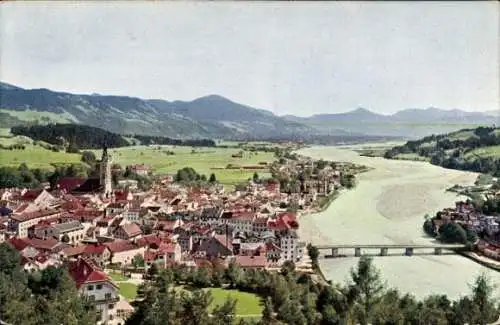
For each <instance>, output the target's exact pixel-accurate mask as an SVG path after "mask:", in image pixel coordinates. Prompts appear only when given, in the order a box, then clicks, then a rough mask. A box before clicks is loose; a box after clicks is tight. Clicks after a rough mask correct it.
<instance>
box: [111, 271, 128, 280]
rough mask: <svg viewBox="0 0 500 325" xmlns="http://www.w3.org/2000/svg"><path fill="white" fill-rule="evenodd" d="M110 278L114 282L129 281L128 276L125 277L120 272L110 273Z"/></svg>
mask: <svg viewBox="0 0 500 325" xmlns="http://www.w3.org/2000/svg"><path fill="white" fill-rule="evenodd" d="M108 276H109V277H110V278H111V279H112V280H113V281H127V280H128V279H129V278H127V277H126V276H123V275H122V274H121V273H118V272H110V273H108Z"/></svg>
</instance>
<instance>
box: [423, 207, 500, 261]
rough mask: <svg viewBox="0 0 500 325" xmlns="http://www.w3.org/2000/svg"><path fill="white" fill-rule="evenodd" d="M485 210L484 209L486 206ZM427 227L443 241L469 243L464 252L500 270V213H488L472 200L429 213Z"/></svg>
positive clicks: (426, 221) (426, 230) (425, 225)
mask: <svg viewBox="0 0 500 325" xmlns="http://www.w3.org/2000/svg"><path fill="white" fill-rule="evenodd" d="M483 210H484V209H483ZM423 228H424V231H425V232H426V233H428V234H429V235H431V236H438V234H439V237H438V238H439V239H440V240H441V241H444V242H448V243H453V242H459V243H463V244H469V245H470V248H471V251H470V252H465V253H464V254H465V255H466V256H468V257H470V258H472V259H473V260H475V261H476V262H479V263H481V264H483V265H485V266H488V267H491V268H493V269H496V270H500V217H498V216H493V215H488V214H487V213H485V212H484V211H481V209H479V208H477V207H476V206H475V204H473V202H472V201H471V200H468V201H458V202H456V203H455V207H454V208H446V209H443V210H442V211H439V212H438V213H437V214H436V216H435V217H433V218H429V217H428V216H427V217H426V220H425V222H424V227H423Z"/></svg>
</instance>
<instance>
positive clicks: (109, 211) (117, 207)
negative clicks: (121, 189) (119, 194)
mask: <svg viewBox="0 0 500 325" xmlns="http://www.w3.org/2000/svg"><path fill="white" fill-rule="evenodd" d="M128 206H129V203H128V202H126V201H121V202H113V203H110V204H109V205H108V206H107V207H106V215H107V216H110V215H116V214H120V213H122V212H124V211H125V210H127V209H128Z"/></svg>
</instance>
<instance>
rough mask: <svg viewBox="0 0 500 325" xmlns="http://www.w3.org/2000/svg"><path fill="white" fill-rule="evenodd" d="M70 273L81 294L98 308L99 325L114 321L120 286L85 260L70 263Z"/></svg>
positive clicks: (80, 259)
mask: <svg viewBox="0 0 500 325" xmlns="http://www.w3.org/2000/svg"><path fill="white" fill-rule="evenodd" d="M68 271H69V274H70V276H71V277H72V278H73V280H74V281H75V282H76V286H77V288H78V291H79V292H80V294H82V295H83V296H85V297H87V299H88V300H89V301H90V303H92V304H93V305H94V306H95V307H96V310H97V312H98V322H97V324H98V325H100V324H107V323H109V322H111V321H113V319H114V318H115V317H116V308H115V307H116V304H117V303H118V302H119V301H120V296H119V291H118V286H117V285H116V284H115V283H114V282H113V281H112V280H111V279H110V278H109V277H108V276H107V275H106V273H104V272H103V271H102V270H101V269H99V268H98V267H97V266H95V265H94V264H92V263H91V262H89V261H88V260H85V259H83V258H79V259H77V260H76V261H72V262H70V263H69V266H68Z"/></svg>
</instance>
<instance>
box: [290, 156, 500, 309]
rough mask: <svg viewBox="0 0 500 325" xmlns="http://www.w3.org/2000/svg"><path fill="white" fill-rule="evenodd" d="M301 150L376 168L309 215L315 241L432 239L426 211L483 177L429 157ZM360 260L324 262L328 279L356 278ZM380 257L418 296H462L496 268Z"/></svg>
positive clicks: (308, 231) (448, 259) (305, 236)
mask: <svg viewBox="0 0 500 325" xmlns="http://www.w3.org/2000/svg"><path fill="white" fill-rule="evenodd" d="M300 153H301V154H302V155H305V156H309V157H312V158H313V159H321V158H322V159H325V160H336V161H348V162H352V163H356V164H360V165H365V166H367V167H369V168H371V170H370V171H367V172H365V173H362V174H358V175H356V176H357V177H356V178H357V181H358V182H357V186H356V187H355V188H354V189H352V190H349V191H344V192H343V193H342V195H340V196H338V197H337V198H336V199H335V200H334V201H333V202H332V203H331V204H330V205H329V206H328V208H327V209H325V210H324V211H322V212H318V213H310V214H307V215H304V216H302V217H301V226H300V228H299V236H300V238H301V240H304V241H306V242H310V243H313V244H314V245H322V244H366V243H371V244H429V241H430V239H429V238H428V237H427V236H426V235H425V234H424V233H423V231H422V222H423V216H424V215H425V214H426V213H431V214H433V213H435V212H437V211H440V210H441V209H443V208H445V207H449V206H452V205H454V203H455V201H458V200H461V199H465V197H463V196H460V195H457V194H456V193H451V192H446V191H445V190H446V189H447V188H449V187H450V186H452V185H454V184H457V183H458V184H466V185H467V184H473V183H474V181H475V180H476V178H477V174H476V173H471V172H463V171H456V170H450V169H444V168H440V167H437V166H434V165H431V164H428V163H424V162H413V161H403V160H388V159H383V158H370V157H361V156H359V154H358V153H356V152H354V151H353V150H352V149H346V148H335V147H312V148H306V149H303V150H301V152H300ZM357 260H358V259H357V258H355V257H347V258H342V259H328V260H325V259H322V260H320V268H321V271H322V273H323V274H324V277H325V278H326V279H328V280H331V281H332V282H338V283H342V282H345V281H347V280H348V278H349V270H350V269H351V268H352V267H354V266H355V265H356V263H357ZM375 264H376V266H377V268H379V269H380V270H381V272H382V275H383V277H384V279H385V280H386V281H387V282H388V285H389V286H391V287H396V288H398V289H399V290H401V291H403V292H411V293H412V294H414V295H415V296H417V297H425V296H428V295H429V294H432V293H436V294H443V293H445V294H447V295H448V296H449V297H450V298H453V299H454V298H457V297H459V296H461V295H463V294H466V293H468V290H469V287H468V284H469V283H471V282H472V281H473V279H474V278H475V276H477V275H478V274H481V273H482V272H485V271H486V272H493V271H491V270H490V269H488V268H486V267H484V266H482V265H480V264H478V263H476V262H474V261H472V260H470V259H467V258H464V257H463V256H459V255H441V256H413V257H404V256H401V257H399V256H390V257H384V258H375ZM429 270H432V271H430V272H431V273H432V276H429V274H430V273H429ZM495 276H497V275H496V272H495ZM498 280H500V279H497V281H496V282H497V284H499V285H500V281H498ZM499 294H500V292H499Z"/></svg>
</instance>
